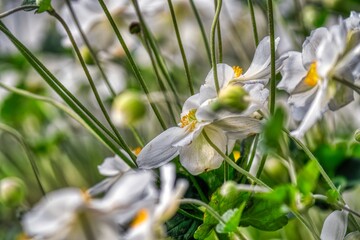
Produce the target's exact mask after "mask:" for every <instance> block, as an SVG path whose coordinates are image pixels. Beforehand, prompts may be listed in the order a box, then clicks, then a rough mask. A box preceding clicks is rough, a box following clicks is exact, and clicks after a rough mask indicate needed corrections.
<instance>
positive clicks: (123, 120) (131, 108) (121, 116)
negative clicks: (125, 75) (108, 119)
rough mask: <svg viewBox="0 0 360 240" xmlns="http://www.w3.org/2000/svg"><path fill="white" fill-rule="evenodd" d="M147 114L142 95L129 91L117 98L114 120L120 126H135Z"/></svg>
mask: <svg viewBox="0 0 360 240" xmlns="http://www.w3.org/2000/svg"><path fill="white" fill-rule="evenodd" d="M145 114H146V104H145V102H144V101H143V99H142V95H141V94H140V93H138V92H136V91H132V90H128V91H125V92H123V93H122V94H120V95H119V96H117V97H116V98H115V100H114V102H113V106H112V113H111V115H112V118H113V120H114V122H115V123H116V124H118V125H120V126H124V125H127V124H135V123H136V122H138V121H139V120H141V119H142V118H143V117H144V116H145Z"/></svg>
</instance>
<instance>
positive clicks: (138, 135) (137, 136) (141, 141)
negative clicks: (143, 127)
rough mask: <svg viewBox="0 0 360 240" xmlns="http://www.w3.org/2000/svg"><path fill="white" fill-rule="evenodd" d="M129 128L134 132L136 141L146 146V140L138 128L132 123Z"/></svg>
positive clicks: (141, 145)
mask: <svg viewBox="0 0 360 240" xmlns="http://www.w3.org/2000/svg"><path fill="white" fill-rule="evenodd" d="M129 128H130V130H131V132H132V133H133V135H134V137H135V139H136V141H137V142H138V144H139V145H140V147H144V141H143V140H142V139H141V136H140V134H139V132H138V131H137V130H136V128H135V127H134V126H133V125H132V124H130V125H129Z"/></svg>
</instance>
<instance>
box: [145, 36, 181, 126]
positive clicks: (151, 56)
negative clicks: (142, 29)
mask: <svg viewBox="0 0 360 240" xmlns="http://www.w3.org/2000/svg"><path fill="white" fill-rule="evenodd" d="M140 40H141V42H142V44H143V45H144V47H145V49H146V51H147V53H148V54H149V57H150V61H151V65H152V67H153V69H154V72H155V76H156V78H157V80H158V83H159V87H160V90H161V91H162V92H163V95H164V97H165V94H166V92H167V89H166V87H165V84H164V83H163V80H162V79H161V77H160V74H159V70H158V68H157V66H156V62H155V59H154V56H153V53H152V52H151V50H150V46H149V42H148V39H147V38H142V37H140ZM165 99H167V98H166V97H165ZM165 102H166V106H167V108H168V110H169V113H170V116H171V120H172V121H173V123H174V124H177V121H176V117H175V113H174V111H173V109H172V107H171V104H170V102H169V101H165Z"/></svg>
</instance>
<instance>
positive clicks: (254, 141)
mask: <svg viewBox="0 0 360 240" xmlns="http://www.w3.org/2000/svg"><path fill="white" fill-rule="evenodd" d="M259 136H260V135H259V134H256V136H255V138H254V140H253V142H252V145H251V153H250V155H249V160H248V161H247V162H248V164H247V166H246V170H249V169H250V167H251V166H252V163H253V161H254V157H255V154H256V149H257V145H258V143H259Z"/></svg>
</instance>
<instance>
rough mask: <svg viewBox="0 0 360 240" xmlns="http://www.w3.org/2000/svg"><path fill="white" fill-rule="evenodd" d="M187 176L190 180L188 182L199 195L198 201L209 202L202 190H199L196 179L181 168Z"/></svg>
mask: <svg viewBox="0 0 360 240" xmlns="http://www.w3.org/2000/svg"><path fill="white" fill-rule="evenodd" d="M181 168H182V169H183V170H184V171H185V172H186V173H187V175H188V177H189V178H190V181H191V182H192V183H193V184H194V187H195V188H196V191H197V192H198V193H199V195H200V199H201V201H203V202H206V203H207V202H209V199H208V198H207V197H206V195H205V193H204V192H203V190H202V189H201V187H200V185H199V183H198V182H197V180H196V178H195V177H194V176H193V175H192V174H191V173H189V171H188V170H187V169H186V168H184V167H181Z"/></svg>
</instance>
